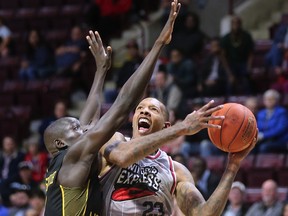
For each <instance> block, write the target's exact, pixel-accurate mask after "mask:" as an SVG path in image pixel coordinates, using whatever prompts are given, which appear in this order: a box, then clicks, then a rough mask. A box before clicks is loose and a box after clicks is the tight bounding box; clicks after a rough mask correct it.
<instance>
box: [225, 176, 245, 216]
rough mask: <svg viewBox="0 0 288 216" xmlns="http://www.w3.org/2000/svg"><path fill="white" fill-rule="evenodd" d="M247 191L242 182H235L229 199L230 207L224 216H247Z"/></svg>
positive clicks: (226, 209) (227, 207)
mask: <svg viewBox="0 0 288 216" xmlns="http://www.w3.org/2000/svg"><path fill="white" fill-rule="evenodd" d="M245 190H246V187H245V185H244V184H243V183H242V182H239V181H235V182H233V184H232V187H231V190H230V193H229V197H228V205H227V206H226V208H225V210H224V212H223V214H222V216H244V215H245V214H246V212H247V210H248V207H247V205H245V202H244V200H245Z"/></svg>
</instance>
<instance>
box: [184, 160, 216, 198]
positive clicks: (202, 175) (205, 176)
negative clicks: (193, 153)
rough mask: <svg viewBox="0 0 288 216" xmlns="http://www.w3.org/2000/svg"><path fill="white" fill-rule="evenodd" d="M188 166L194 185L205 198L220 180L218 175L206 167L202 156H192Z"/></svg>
mask: <svg viewBox="0 0 288 216" xmlns="http://www.w3.org/2000/svg"><path fill="white" fill-rule="evenodd" d="M190 165H191V164H190ZM188 168H189V170H190V172H191V174H192V176H193V178H194V181H195V185H196V187H197V188H198V189H199V191H200V192H201V193H202V195H203V197H204V198H205V200H207V199H208V198H209V197H210V195H211V194H212V193H213V192H214V190H215V189H216V187H217V185H218V183H219V182H220V177H219V176H218V175H216V174H214V173H213V172H212V171H211V170H209V169H208V167H207V163H206V160H205V159H204V158H202V157H195V158H193V161H192V165H191V167H188Z"/></svg>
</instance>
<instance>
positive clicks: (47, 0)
mask: <svg viewBox="0 0 288 216" xmlns="http://www.w3.org/2000/svg"><path fill="white" fill-rule="evenodd" d="M43 4H44V6H61V5H62V4H63V0H43Z"/></svg>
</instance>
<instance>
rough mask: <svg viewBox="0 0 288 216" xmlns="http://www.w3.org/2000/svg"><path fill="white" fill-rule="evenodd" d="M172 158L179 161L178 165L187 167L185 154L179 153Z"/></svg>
mask: <svg viewBox="0 0 288 216" xmlns="http://www.w3.org/2000/svg"><path fill="white" fill-rule="evenodd" d="M171 157H172V160H174V161H177V162H178V163H181V164H183V165H184V166H187V161H186V158H185V157H184V155H183V154H181V153H177V154H173V155H171Z"/></svg>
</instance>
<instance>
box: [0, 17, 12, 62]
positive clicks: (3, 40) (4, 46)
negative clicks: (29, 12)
mask: <svg viewBox="0 0 288 216" xmlns="http://www.w3.org/2000/svg"><path fill="white" fill-rule="evenodd" d="M11 36H12V32H11V30H10V29H9V28H8V26H7V25H6V24H5V21H4V18H3V17H1V16H0V57H5V56H8V55H10V54H11V53H12V52H13V51H12V37H11Z"/></svg>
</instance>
